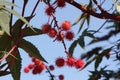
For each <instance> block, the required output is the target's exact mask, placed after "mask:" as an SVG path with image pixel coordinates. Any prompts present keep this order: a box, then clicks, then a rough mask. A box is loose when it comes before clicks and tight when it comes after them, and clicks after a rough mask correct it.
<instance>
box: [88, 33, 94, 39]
mask: <svg viewBox="0 0 120 80" xmlns="http://www.w3.org/2000/svg"><path fill="white" fill-rule="evenodd" d="M86 36H88V37H90V38H93V39H95V36H94V35H93V34H91V33H86Z"/></svg>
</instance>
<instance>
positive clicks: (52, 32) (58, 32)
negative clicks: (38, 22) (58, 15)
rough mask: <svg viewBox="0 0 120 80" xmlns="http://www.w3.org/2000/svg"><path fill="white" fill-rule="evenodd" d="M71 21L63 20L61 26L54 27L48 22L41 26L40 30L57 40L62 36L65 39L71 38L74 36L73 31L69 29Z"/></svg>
mask: <svg viewBox="0 0 120 80" xmlns="http://www.w3.org/2000/svg"><path fill="white" fill-rule="evenodd" d="M71 26H72V25H71V22H70V21H63V22H62V24H61V26H60V27H59V28H58V27H56V28H57V29H56V28H55V27H54V28H52V26H51V25H50V24H48V23H46V24H44V25H43V26H42V32H43V33H46V34H48V35H49V36H50V37H51V38H55V40H57V41H62V40H63V39H64V38H66V39H67V40H72V39H73V38H74V33H73V32H72V31H70V29H71Z"/></svg>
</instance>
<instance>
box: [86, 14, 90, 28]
mask: <svg viewBox="0 0 120 80" xmlns="http://www.w3.org/2000/svg"><path fill="white" fill-rule="evenodd" d="M86 19H87V24H88V26H89V24H90V15H89V14H87V16H86Z"/></svg>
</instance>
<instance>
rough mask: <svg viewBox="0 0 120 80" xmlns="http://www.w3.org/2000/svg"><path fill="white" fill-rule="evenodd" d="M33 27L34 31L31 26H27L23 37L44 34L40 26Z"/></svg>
mask: <svg viewBox="0 0 120 80" xmlns="http://www.w3.org/2000/svg"><path fill="white" fill-rule="evenodd" d="M33 29H34V31H33V30H31V29H30V28H29V27H27V28H26V29H25V32H24V35H23V37H26V36H34V35H41V34H43V32H42V30H40V29H38V28H33Z"/></svg>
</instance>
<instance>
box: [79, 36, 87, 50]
mask: <svg viewBox="0 0 120 80" xmlns="http://www.w3.org/2000/svg"><path fill="white" fill-rule="evenodd" d="M78 44H79V45H80V46H81V47H82V48H83V49H84V48H85V42H84V37H83V36H80V38H79V39H78Z"/></svg>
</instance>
